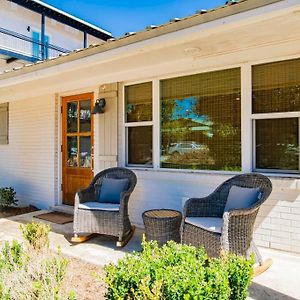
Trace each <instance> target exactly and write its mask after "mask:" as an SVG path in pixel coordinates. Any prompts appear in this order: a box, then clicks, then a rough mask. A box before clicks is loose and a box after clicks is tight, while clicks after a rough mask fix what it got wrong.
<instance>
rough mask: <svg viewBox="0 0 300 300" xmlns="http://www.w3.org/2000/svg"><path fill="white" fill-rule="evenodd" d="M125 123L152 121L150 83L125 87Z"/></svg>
mask: <svg viewBox="0 0 300 300" xmlns="http://www.w3.org/2000/svg"><path fill="white" fill-rule="evenodd" d="M125 108H126V122H142V121H151V120H152V83H151V82H146V83H141V84H135V85H130V86H126V87H125Z"/></svg>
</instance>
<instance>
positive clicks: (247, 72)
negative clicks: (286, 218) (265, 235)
mask: <svg viewBox="0 0 300 300" xmlns="http://www.w3.org/2000/svg"><path fill="white" fill-rule="evenodd" d="M297 58H299V59H300V55H299V54H297V55H288V56H282V57H274V58H265V59H258V60H253V61H249V62H240V63H233V64H229V65H224V66H223V67H222V66H221V67H220V66H218V67H207V68H203V69H193V70H188V71H177V72H176V73H175V72H174V73H171V74H168V75H162V76H160V75H159V74H156V75H153V76H151V77H145V78H144V79H142V80H128V81H123V82H122V87H123V88H122V89H121V93H122V96H121V97H120V101H121V106H120V107H121V113H122V115H121V124H120V125H121V132H122V136H121V141H120V151H119V154H120V158H121V159H120V163H121V165H123V166H127V167H129V168H132V169H135V168H136V169H137V170H148V171H150V170H153V171H159V172H171V173H187V174H193V173H196V174H215V175H231V176H232V175H237V174H243V173H249V172H262V173H265V174H266V175H267V176H275V177H277V176H278V177H295V178H299V173H300V171H299V173H292V172H291V171H290V170H288V172H279V170H277V169H276V170H271V169H267V170H263V169H256V168H255V163H256V161H255V154H256V152H255V147H256V145H255V136H254V135H255V131H254V129H255V128H254V122H255V120H256V119H259V118H261V119H262V118H264V117H267V115H268V117H269V118H279V117H282V118H285V117H290V118H293V117H299V118H300V112H285V113H272V115H271V113H270V114H269V113H268V114H265V113H257V114H253V113H252V67H253V66H256V65H259V64H264V63H273V62H279V61H284V60H290V59H297ZM232 68H240V69H241V147H242V149H241V150H242V151H241V162H242V163H241V167H242V170H241V171H224V170H221V171H219V170H191V169H168V168H161V167H160V150H161V149H160V148H161V147H160V146H161V142H160V113H161V112H160V81H161V80H164V79H171V78H176V77H183V76H188V75H195V74H199V73H206V72H213V71H222V70H227V69H232ZM143 82H152V91H153V93H152V113H153V115H152V123H153V124H152V126H153V127H152V134H153V137H152V139H153V140H152V147H153V149H152V151H153V153H152V155H153V166H152V167H150V168H149V167H147V166H145V165H128V164H127V153H128V152H127V136H126V128H125V113H124V112H125V86H128V85H134V84H138V83H143ZM299 122H300V121H299ZM299 141H300V128H299ZM249 145H250V147H249ZM299 168H300V163H299Z"/></svg>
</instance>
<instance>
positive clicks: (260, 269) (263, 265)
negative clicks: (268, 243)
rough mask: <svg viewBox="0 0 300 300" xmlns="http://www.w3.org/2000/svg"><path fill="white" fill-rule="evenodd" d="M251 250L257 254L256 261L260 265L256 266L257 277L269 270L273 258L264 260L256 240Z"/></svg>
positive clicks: (255, 274) (255, 273)
mask: <svg viewBox="0 0 300 300" xmlns="http://www.w3.org/2000/svg"><path fill="white" fill-rule="evenodd" d="M251 250H252V252H253V253H254V255H255V260H256V262H257V263H258V266H256V267H254V274H253V276H254V277H256V276H258V275H260V274H262V273H264V272H265V271H267V270H268V269H269V268H270V267H271V265H272V264H273V260H272V259H271V258H268V259H266V260H265V261H264V260H263V258H262V256H261V254H260V252H259V251H258V249H257V247H256V245H255V243H254V242H252V245H251Z"/></svg>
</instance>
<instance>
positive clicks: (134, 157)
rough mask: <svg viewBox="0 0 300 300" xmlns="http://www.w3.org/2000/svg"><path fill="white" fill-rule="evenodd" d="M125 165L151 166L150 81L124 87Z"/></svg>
mask: <svg viewBox="0 0 300 300" xmlns="http://www.w3.org/2000/svg"><path fill="white" fill-rule="evenodd" d="M125 127H126V137H127V138H126V143H127V161H126V163H127V165H138V166H140V165H144V166H150V167H151V166H152V127H153V123H152V82H146V83H141V84H135V85H130V86H126V87H125Z"/></svg>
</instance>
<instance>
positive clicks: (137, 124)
mask: <svg viewBox="0 0 300 300" xmlns="http://www.w3.org/2000/svg"><path fill="white" fill-rule="evenodd" d="M141 83H151V85H152V121H141V122H127V121H126V120H127V118H126V93H125V89H126V87H128V86H132V85H137V84H141ZM153 92H154V88H153V80H140V81H137V82H130V83H127V84H123V88H122V93H123V97H122V98H123V99H122V104H123V105H122V119H123V122H122V123H123V128H124V132H123V135H124V138H125V143H124V145H125V148H123V149H125V160H124V163H125V166H126V167H129V168H146V169H153V168H154V162H153V158H154V151H155V150H154V149H155V148H154V143H153V141H154V122H153V118H154V107H153V106H154V100H153ZM130 127H131V128H135V127H152V164H151V165H146V164H129V163H128V152H129V150H128V128H130Z"/></svg>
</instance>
